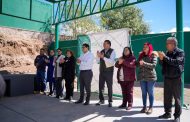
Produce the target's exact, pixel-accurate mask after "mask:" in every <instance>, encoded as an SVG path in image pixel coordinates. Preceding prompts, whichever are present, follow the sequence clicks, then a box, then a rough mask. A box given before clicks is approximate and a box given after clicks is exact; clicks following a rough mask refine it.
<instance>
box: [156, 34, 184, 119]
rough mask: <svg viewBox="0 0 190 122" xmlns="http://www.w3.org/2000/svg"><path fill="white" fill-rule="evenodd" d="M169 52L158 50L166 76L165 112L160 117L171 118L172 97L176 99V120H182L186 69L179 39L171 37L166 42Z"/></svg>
mask: <svg viewBox="0 0 190 122" xmlns="http://www.w3.org/2000/svg"><path fill="white" fill-rule="evenodd" d="M166 43H167V44H166V48H167V52H166V54H165V53H163V52H158V54H159V58H160V64H161V65H162V74H163V76H164V109H165V113H164V114H163V115H161V116H159V118H165V119H168V118H171V112H172V110H171V109H172V99H173V97H174V99H175V113H174V117H175V120H174V121H175V122H179V121H180V115H181V112H182V110H181V107H182V105H181V75H182V72H183V71H184V62H185V54H184V51H183V50H182V49H179V48H178V47H177V39H176V38H175V37H169V38H168V39H167V42H166Z"/></svg>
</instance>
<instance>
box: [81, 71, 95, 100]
mask: <svg viewBox="0 0 190 122" xmlns="http://www.w3.org/2000/svg"><path fill="white" fill-rule="evenodd" d="M92 77H93V73H92V70H84V71H80V78H79V79H80V100H81V101H83V100H84V89H85V90H86V102H89V101H90V94H91V82H92Z"/></svg>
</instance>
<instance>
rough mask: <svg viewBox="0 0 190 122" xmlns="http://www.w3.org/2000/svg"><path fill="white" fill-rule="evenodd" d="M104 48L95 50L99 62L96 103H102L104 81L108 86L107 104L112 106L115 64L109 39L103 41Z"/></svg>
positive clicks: (114, 55)
mask: <svg viewBox="0 0 190 122" xmlns="http://www.w3.org/2000/svg"><path fill="white" fill-rule="evenodd" d="M103 46H104V49H103V50H102V51H101V52H97V57H98V59H97V60H98V62H99V63H100V75H99V99H100V101H99V102H98V103H97V104H96V105H101V104H104V95H103V93H104V85H105V82H106V84H107V87H108V97H109V98H108V102H109V104H108V106H109V107H112V85H113V72H114V64H115V57H116V54H115V51H114V50H113V49H112V48H111V42H110V41H109V40H105V41H104V44H103Z"/></svg>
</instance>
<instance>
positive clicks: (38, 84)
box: [34, 70, 46, 92]
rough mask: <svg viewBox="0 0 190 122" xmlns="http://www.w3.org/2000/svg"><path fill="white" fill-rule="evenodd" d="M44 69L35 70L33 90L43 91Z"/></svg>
mask: <svg viewBox="0 0 190 122" xmlns="http://www.w3.org/2000/svg"><path fill="white" fill-rule="evenodd" d="M45 87H46V86H45V71H39V70H37V72H36V80H35V86H34V88H35V91H41V92H44V90H45Z"/></svg>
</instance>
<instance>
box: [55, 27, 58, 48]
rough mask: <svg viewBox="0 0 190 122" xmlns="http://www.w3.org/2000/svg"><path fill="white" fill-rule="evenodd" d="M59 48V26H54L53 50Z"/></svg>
mask: <svg viewBox="0 0 190 122" xmlns="http://www.w3.org/2000/svg"><path fill="white" fill-rule="evenodd" d="M58 48H59V24H55V50H56V49H58Z"/></svg>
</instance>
